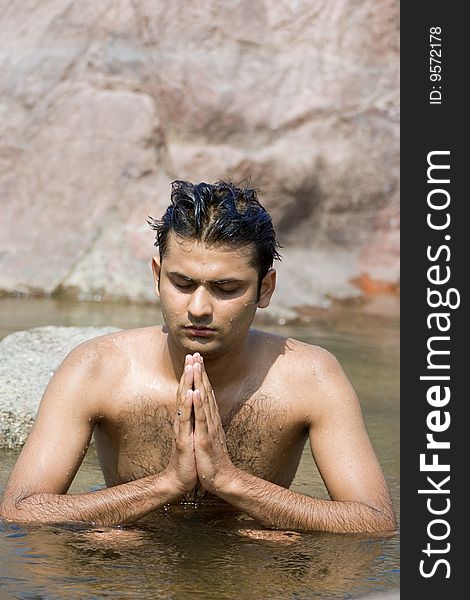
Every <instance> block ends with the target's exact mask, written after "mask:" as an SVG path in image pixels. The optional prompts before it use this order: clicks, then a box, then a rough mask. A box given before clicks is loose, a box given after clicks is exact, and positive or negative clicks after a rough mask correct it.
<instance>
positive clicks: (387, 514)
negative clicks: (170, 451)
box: [193, 352, 396, 532]
mask: <svg viewBox="0 0 470 600" xmlns="http://www.w3.org/2000/svg"><path fill="white" fill-rule="evenodd" d="M199 373H200V371H199V368H197V367H195V382H194V387H195V391H194V392H193V402H194V411H195V432H194V435H195V452H196V465H197V470H198V476H199V481H200V483H201V485H202V486H203V487H205V488H206V489H208V490H210V491H212V492H213V493H215V494H217V495H218V496H219V497H220V498H223V499H224V500H225V501H227V502H229V503H230V504H232V505H233V506H236V507H237V508H239V509H240V510H242V511H243V512H246V513H247V514H249V515H250V516H252V517H253V518H255V519H256V520H258V521H260V522H261V523H262V524H263V525H264V526H266V527H271V528H278V529H296V530H302V531H315V530H320V531H331V532H373V531H389V530H393V529H395V527H396V523H395V517H394V514H393V509H392V504H391V500H390V495H389V492H388V488H387V485H386V482H385V480H384V477H383V474H382V471H381V469H380V466H379V464H378V461H377V458H376V456H375V453H374V450H373V448H372V445H371V443H370V441H369V438H368V435H367V432H366V429H365V426H364V421H363V418H362V413H361V410H360V406H359V402H358V400H357V397H356V395H355V394H354V391H353V390H352V387H351V385H350V383H349V381H348V379H347V378H346V376H345V375H344V373H343V371H342V369H341V367H340V366H339V364H338V362H337V361H336V359H334V357H332V356H331V355H330V354H329V353H326V352H325V354H324V359H323V364H322V365H321V367H320V368H318V369H317V373H316V378H317V381H316V382H315V386H313V385H312V389H315V399H314V401H313V402H312V401H311V400H310V404H309V405H307V407H306V410H308V419H309V433H310V444H311V448H312V453H313V455H314V458H315V461H316V463H317V466H318V469H319V471H320V474H321V475H322V478H323V480H324V482H325V485H326V487H327V489H328V492H329V494H330V497H331V500H321V499H317V498H312V497H310V496H306V495H303V494H299V493H296V492H293V491H291V490H288V489H285V488H283V487H281V486H278V485H275V484H273V483H271V482H268V481H264V480H262V479H260V478H258V477H255V476H254V475H251V474H249V473H246V472H244V471H242V470H241V469H238V468H237V467H235V466H234V465H233V463H232V462H231V460H230V457H229V455H228V452H227V447H226V444H225V434H224V432H223V428H222V423H221V420H220V416H219V413H218V408H217V404H216V402H215V398H214V396H213V393H212V391H211V387H210V383H209V380H208V379H207V375H206V374H205V371H204V368H203V365H202V364H201V375H199ZM312 383H313V382H312Z"/></svg>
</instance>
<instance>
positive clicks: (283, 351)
mask: <svg viewBox="0 0 470 600" xmlns="http://www.w3.org/2000/svg"><path fill="white" fill-rule="evenodd" d="M254 333H255V335H256V338H257V341H258V343H259V345H260V346H263V347H264V348H265V349H266V351H267V352H268V353H269V354H272V361H273V367H274V371H275V372H280V373H281V374H283V373H284V372H289V373H292V374H296V375H302V377H307V378H308V379H310V378H311V377H314V378H315V379H321V378H325V377H328V376H333V375H335V374H343V375H344V372H343V370H342V368H341V365H340V363H339V361H338V359H337V358H336V357H335V356H334V354H332V353H331V352H329V351H328V350H326V349H325V348H323V347H321V346H317V345H315V344H307V343H306V342H301V341H300V340H297V339H295V338H292V337H284V336H281V335H277V334H272V333H268V332H266V331H259V330H255V332H254Z"/></svg>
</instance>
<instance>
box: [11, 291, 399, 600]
mask: <svg viewBox="0 0 470 600" xmlns="http://www.w3.org/2000/svg"><path fill="white" fill-rule="evenodd" d="M0 309H1V312H0V315H1V316H0V337H2V336H3V335H6V334H7V333H10V332H11V331H13V330H16V329H23V328H27V327H33V326H36V325H45V324H56V325H59V324H66V325H116V326H121V327H126V328H127V327H134V326H144V325H149V324H151V323H157V322H159V320H160V319H161V317H160V315H159V313H158V312H157V311H155V309H153V308H151V307H138V306H137V307H136V306H125V307H123V306H120V305H117V306H116V307H115V310H114V309H113V306H112V305H111V306H110V305H89V306H87V305H84V304H75V303H68V304H67V303H65V304H64V303H57V302H55V301H53V300H41V301H40V300H36V301H30V300H8V301H5V300H1V301H0ZM264 328H265V329H269V330H276V331H278V332H279V333H281V334H283V335H291V336H293V337H295V338H297V339H300V340H303V341H306V342H309V343H316V344H320V345H322V346H324V347H326V348H328V349H329V350H331V351H332V352H333V353H334V354H336V356H337V357H338V358H339V359H340V361H341V363H342V365H343V367H344V369H345V371H346V372H347V374H348V375H349V377H350V379H351V381H352V382H353V385H354V387H355V389H356V391H357V393H358V395H359V398H360V400H361V404H362V407H363V411H364V415H365V419H366V424H367V428H368V431H369V434H370V437H371V440H372V443H373V444H374V447H375V449H376V452H377V455H378V458H379V461H380V463H381V465H382V468H383V470H384V473H385V476H386V478H387V481H388V483H389V486H390V489H391V492H392V498H393V502H394V506H395V510H396V512H397V516H398V517H399V398H398V396H399V379H398V361H399V337H398V322H397V321H396V320H393V319H384V318H379V317H365V316H363V315H362V316H361V315H351V314H349V313H345V314H344V315H343V316H341V317H335V318H334V319H331V318H330V319H329V318H326V319H313V320H312V321H311V322H310V323H304V324H299V325H284V326H264ZM16 456H17V453H16V452H14V451H6V450H0V492H1V490H2V489H3V487H4V485H5V482H6V479H7V477H8V473H9V472H10V470H11V468H12V466H13V464H14V461H15V460H16ZM102 485H103V477H102V474H101V471H100V468H99V465H98V461H97V458H96V455H95V453H94V451H93V449H91V450H90V451H89V452H88V455H87V456H86V457H85V460H84V462H83V464H82V467H81V468H80V470H79V472H78V475H77V477H76V479H75V481H74V483H73V486H72V488H71V490H70V491H71V492H80V491H89V490H92V489H96V488H97V487H100V486H102ZM292 489H294V490H296V491H299V492H302V493H305V494H309V495H312V496H318V497H322V498H327V494H326V491H325V489H324V487H323V484H322V481H321V478H320V477H319V475H318V472H317V470H316V468H315V465H314V463H313V460H312V458H311V456H310V450H309V448H308V445H307V447H306V448H305V450H304V454H303V456H302V460H301V463H300V467H299V470H298V472H297V475H296V478H295V480H294V483H293V486H292ZM398 588H399V536H398V534H395V535H393V536H390V537H384V536H366V535H339V534H325V533H313V534H305V533H302V534H299V533H296V532H278V531H268V530H264V529H262V528H261V527H259V526H258V525H257V524H256V523H255V521H253V520H252V519H250V518H248V517H244V516H234V515H229V516H221V515H216V516H212V517H211V516H208V515H206V514H202V513H200V512H198V511H197V510H195V509H193V508H191V507H188V508H187V509H186V510H184V511H182V512H181V514H174V513H173V512H165V511H162V514H161V516H160V517H159V518H158V519H157V520H156V521H155V522H152V525H151V526H140V527H135V526H133V527H127V528H122V529H120V528H94V529H93V528H85V527H77V526H69V525H57V526H40V527H39V526H34V527H32V526H28V527H24V526H18V525H12V524H8V523H0V598H21V599H33V598H35V599H36V598H44V599H56V598H57V599H62V598H80V599H81V598H86V599H92V598H162V599H163V598H164V599H167V598H168V599H175V600H177V599H179V598H182V599H184V598H204V599H206V598H207V599H212V598H213V599H214V600H215V599H221V600H223V599H225V598H227V599H229V598H230V599H235V598H236V599H238V598H246V599H252V598H253V599H255V598H256V599H257V600H258V599H288V598H289V599H304V598H305V599H309V598H323V599H335V598H356V597H359V596H363V595H367V594H369V593H373V592H384V591H387V590H397V589H398Z"/></svg>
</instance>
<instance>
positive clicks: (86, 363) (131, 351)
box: [61, 326, 164, 384]
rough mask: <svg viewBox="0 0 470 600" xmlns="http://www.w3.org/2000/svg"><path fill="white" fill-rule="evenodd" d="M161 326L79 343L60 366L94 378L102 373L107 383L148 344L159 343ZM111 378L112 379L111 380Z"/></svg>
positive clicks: (135, 359)
mask: <svg viewBox="0 0 470 600" xmlns="http://www.w3.org/2000/svg"><path fill="white" fill-rule="evenodd" d="M163 337H164V336H163V333H162V332H161V327H156V326H155V327H141V328H136V329H123V330H120V331H116V332H112V333H107V334H105V335H100V336H98V337H95V338H91V339H89V340H85V341H84V342H81V343H80V344H78V345H77V346H76V347H75V348H74V349H73V350H72V351H71V352H70V353H69V354H68V355H67V357H66V358H65V360H64V362H63V363H62V365H61V368H64V367H66V368H73V369H75V370H77V371H79V372H83V373H86V374H88V376H90V375H93V376H94V377H97V379H96V380H95V383H96V382H97V381H99V377H100V376H104V378H105V379H106V382H107V383H108V384H109V383H110V381H111V380H114V379H116V378H117V377H119V376H120V375H122V374H124V373H125V372H126V371H127V368H128V366H129V364H130V361H137V362H138V361H139V358H140V356H141V355H143V354H144V352H148V350H149V348H150V347H151V344H153V345H155V346H158V345H159V344H161V343H162V340H163ZM110 378H111V380H110Z"/></svg>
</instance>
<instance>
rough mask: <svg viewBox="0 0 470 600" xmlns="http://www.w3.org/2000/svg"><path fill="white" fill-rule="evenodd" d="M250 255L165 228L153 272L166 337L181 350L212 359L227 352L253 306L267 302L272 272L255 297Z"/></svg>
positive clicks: (243, 332)
mask: <svg viewBox="0 0 470 600" xmlns="http://www.w3.org/2000/svg"><path fill="white" fill-rule="evenodd" d="M250 253H251V249H250V248H244V249H242V250H234V249H230V248H227V247H221V246H207V245H206V244H204V243H203V242H198V241H197V240H191V239H184V238H181V237H178V236H176V235H175V234H174V233H173V232H170V234H169V237H168V247H167V251H166V253H165V255H164V257H163V260H162V263H161V265H158V261H157V260H155V259H154V264H153V266H154V275H155V277H156V283H158V280H159V290H158V291H157V293H159V295H160V303H161V307H162V313H163V318H164V320H165V323H166V325H167V327H168V330H169V335H170V336H171V337H172V339H173V341H174V342H175V343H176V345H177V346H178V347H179V348H181V349H182V350H183V351H184V352H185V353H193V352H200V353H201V354H203V355H204V356H207V357H213V356H214V357H215V356H218V355H222V354H224V353H225V352H227V351H229V350H231V349H232V348H234V347H235V346H236V345H237V343H238V342H240V341H241V340H242V339H243V338H244V337H245V336H246V334H247V332H248V330H249V328H250V325H251V323H252V321H253V318H254V316H255V312H256V308H257V306H260V307H265V306H267V305H268V304H269V299H270V297H271V294H272V291H273V290H274V282H275V272H274V271H270V273H269V274H268V275H267V276H266V278H265V279H263V284H262V289H261V295H260V299H259V300H258V298H257V294H258V271H257V270H256V269H255V268H254V267H253V266H252V265H250V257H251V254H250ZM265 280H266V283H265ZM271 287H272V289H271Z"/></svg>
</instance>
